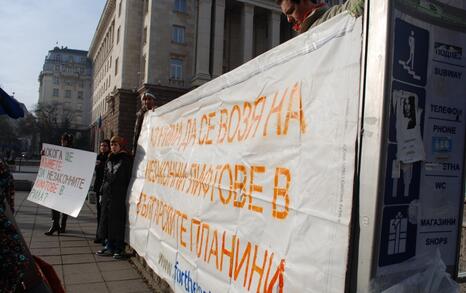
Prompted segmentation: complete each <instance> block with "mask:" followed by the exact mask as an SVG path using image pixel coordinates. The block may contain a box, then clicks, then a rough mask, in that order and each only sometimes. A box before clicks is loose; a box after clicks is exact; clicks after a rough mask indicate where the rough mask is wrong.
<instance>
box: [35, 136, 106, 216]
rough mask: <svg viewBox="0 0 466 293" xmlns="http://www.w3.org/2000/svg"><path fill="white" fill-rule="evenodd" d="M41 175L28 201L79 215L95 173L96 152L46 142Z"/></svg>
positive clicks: (39, 173) (41, 162)
mask: <svg viewBox="0 0 466 293" xmlns="http://www.w3.org/2000/svg"><path fill="white" fill-rule="evenodd" d="M42 150H43V152H44V154H43V155H42V157H41V160H40V167H39V171H38V173H37V178H36V181H35V183H34V186H33V187H32V190H31V192H30V193H29V196H28V200H30V201H32V202H35V203H37V204H40V205H43V206H46V207H49V208H51V209H54V210H57V211H60V212H62V213H65V214H68V215H70V216H73V217H77V216H78V214H79V211H80V210H81V208H82V206H83V203H84V200H85V199H86V196H87V192H88V190H89V186H90V184H91V180H92V174H93V173H94V167H95V160H96V156H97V155H96V154H95V153H92V152H86V151H82V150H78V149H72V148H66V147H61V146H56V145H51V144H43V148H42Z"/></svg>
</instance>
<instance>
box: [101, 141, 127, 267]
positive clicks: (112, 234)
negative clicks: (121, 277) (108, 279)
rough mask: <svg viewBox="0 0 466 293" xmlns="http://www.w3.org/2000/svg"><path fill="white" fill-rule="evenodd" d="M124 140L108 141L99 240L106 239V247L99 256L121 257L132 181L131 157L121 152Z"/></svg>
mask: <svg viewBox="0 0 466 293" xmlns="http://www.w3.org/2000/svg"><path fill="white" fill-rule="evenodd" d="M122 146H123V138H122V137H119V136H114V137H112V139H111V140H110V150H111V152H110V155H109V156H108V160H107V163H106V165H105V171H104V179H103V183H102V203H101V209H102V210H101V215H100V223H99V231H98V237H99V238H100V239H105V247H104V248H103V249H101V250H99V251H98V252H97V255H100V256H111V255H113V258H115V259H120V258H122V253H123V248H124V239H125V223H126V189H127V188H128V184H129V180H130V178H131V158H130V155H129V154H128V153H127V152H126V151H124V150H123V149H122Z"/></svg>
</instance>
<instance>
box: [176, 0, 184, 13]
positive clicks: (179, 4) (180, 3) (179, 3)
mask: <svg viewBox="0 0 466 293" xmlns="http://www.w3.org/2000/svg"><path fill="white" fill-rule="evenodd" d="M174 10H175V11H177V12H186V0H175V7H174Z"/></svg>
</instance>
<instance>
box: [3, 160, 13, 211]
mask: <svg viewBox="0 0 466 293" xmlns="http://www.w3.org/2000/svg"><path fill="white" fill-rule="evenodd" d="M5 201H6V202H7V203H8V205H9V206H10V209H11V211H12V212H13V213H14V209H15V185H14V180H13V176H12V175H11V173H10V168H9V167H8V164H7V163H6V162H4V161H3V160H1V159H0V207H2V206H3V205H4V202H5Z"/></svg>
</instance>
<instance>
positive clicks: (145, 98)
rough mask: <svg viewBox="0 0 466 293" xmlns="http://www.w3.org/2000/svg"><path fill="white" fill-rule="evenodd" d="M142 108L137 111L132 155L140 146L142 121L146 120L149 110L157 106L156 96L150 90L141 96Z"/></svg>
mask: <svg viewBox="0 0 466 293" xmlns="http://www.w3.org/2000/svg"><path fill="white" fill-rule="evenodd" d="M141 103H142V107H141V109H140V110H139V111H138V112H137V113H136V122H135V124H134V134H133V149H132V151H131V153H132V155H133V156H134V155H135V154H136V149H137V147H138V139H139V134H140V133H141V127H142V122H143V121H144V116H145V115H146V112H147V111H150V110H152V109H154V108H155V96H154V95H153V94H151V93H149V92H145V93H144V94H143V95H142V96H141Z"/></svg>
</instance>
